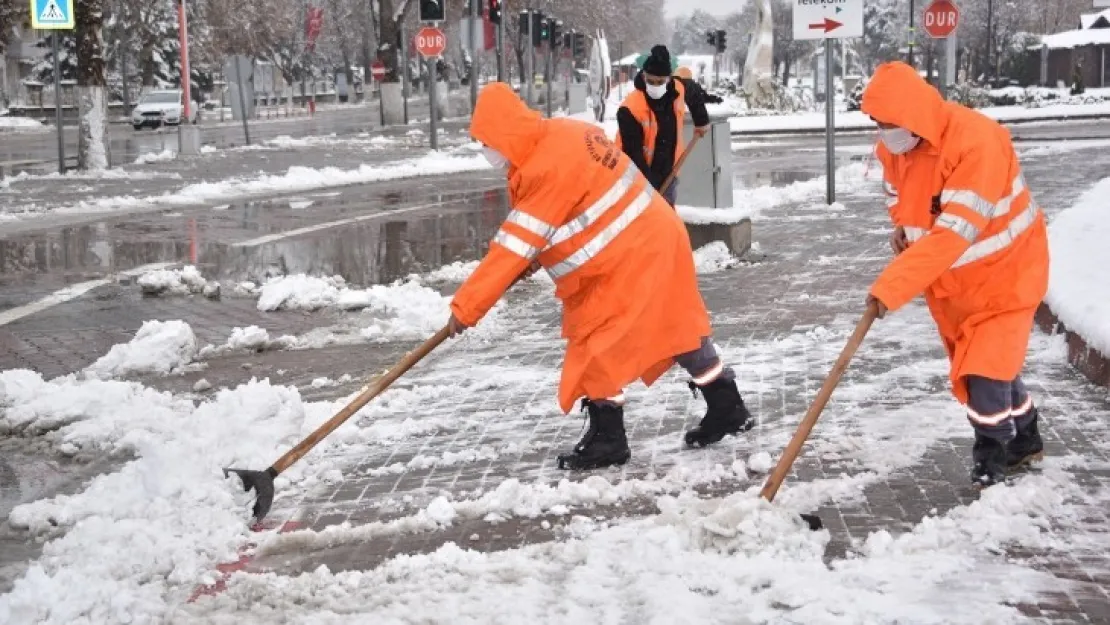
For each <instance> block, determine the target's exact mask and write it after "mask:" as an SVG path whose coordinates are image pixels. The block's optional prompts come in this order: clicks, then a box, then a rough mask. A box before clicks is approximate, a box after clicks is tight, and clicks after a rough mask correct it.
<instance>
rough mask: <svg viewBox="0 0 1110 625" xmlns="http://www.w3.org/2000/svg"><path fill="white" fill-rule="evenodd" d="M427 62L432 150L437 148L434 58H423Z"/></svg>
mask: <svg viewBox="0 0 1110 625" xmlns="http://www.w3.org/2000/svg"><path fill="white" fill-rule="evenodd" d="M425 60H426V61H427V62H428V112H429V113H430V114H429V115H428V119H429V122H428V129H429V131H430V132H431V133H432V137H431V147H432V149H433V150H438V149H439V144H438V139H439V137H437V136H436V82H438V80H437V79H438V76H436V58H435V57H432V56H429V57H427V59H425Z"/></svg>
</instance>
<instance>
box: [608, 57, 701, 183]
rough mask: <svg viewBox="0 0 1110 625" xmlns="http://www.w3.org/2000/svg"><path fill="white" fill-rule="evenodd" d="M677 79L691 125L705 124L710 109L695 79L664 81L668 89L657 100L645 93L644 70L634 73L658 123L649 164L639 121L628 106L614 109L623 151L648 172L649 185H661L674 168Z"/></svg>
mask: <svg viewBox="0 0 1110 625" xmlns="http://www.w3.org/2000/svg"><path fill="white" fill-rule="evenodd" d="M676 80H681V81H682V85H683V87H685V93H686V97H685V100H686V108H687V109H689V111H690V116H691V117H692V118H693V120H694V126H705V125H706V124H708V123H709V113H708V112H706V110H705V99H704V96H705V92H704V91H703V90H702V89H701V87H700V86H698V84H697V83H695V82H693V81H691V80H686V79H685V78H678V77H674V78H672V79H671V82H670V83H669V84H668V85H667V93H666V94H665V95H664V96H663V97H662V98H659V99H658V100H652V99H651V98H649V97H647V92H646V87H645V84H644V75H643V72H640V73H639V74H636V78H635V79H634V80H633V81H632V84H633V85H634V86H635V87H636V89H637V90H639V91H644V97H645V98H647V102H648V108H650V109H651V112H652V114H653V115H655V120H656V123H658V125H659V131H658V132H657V133H656V136H655V152H654V153H653V154H652V157H651V166H650V167H648V164H647V159H646V158H644V129H643V127H642V126H640V122H638V121H636V117H635V116H633V115H632V111H630V110H628V107H625V106H622V107H620V108H619V109H617V126H618V128H619V131H620V137H621V145H622V146H623V148H624V153H625V154H627V155H628V157H629V158H631V159H632V162H633V163H636V166H637V167H639V168H640V171H642V172H643V173H644V175H645V176H647V179H648V180H649V181H650V182H651V185H652V186H653V187H655V188H656V189H659V187H660V186H662V184H663V181H664V180H666V178H667V176H668V175H669V174H670V173H671V169H673V168H674V162H675V153H674V152H675V145H676V144H677V142H678V120H677V119H676V118H675V114H674V101H675V99H676V98H678V89H676V88H675V86H674V81H676Z"/></svg>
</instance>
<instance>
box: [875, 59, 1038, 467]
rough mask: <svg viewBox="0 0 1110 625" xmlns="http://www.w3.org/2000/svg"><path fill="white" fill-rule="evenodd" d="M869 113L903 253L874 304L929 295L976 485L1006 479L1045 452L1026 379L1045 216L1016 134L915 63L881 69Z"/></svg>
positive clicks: (897, 304)
mask: <svg viewBox="0 0 1110 625" xmlns="http://www.w3.org/2000/svg"><path fill="white" fill-rule="evenodd" d="M862 110H863V112H864V113H866V114H868V115H870V116H871V118H872V119H874V120H875V121H876V122H877V123H878V125H879V134H880V137H881V141H880V145H879V146H878V148H877V151H878V156H879V160H880V161H881V162H882V164H883V169H884V177H885V179H886V183H887V185H888V194H890V196H891V197H890V201H889V207H890V216H891V219H892V220H893V222H894V225H895V229H894V233H893V235H892V237H891V246H892V247H893V249H894V252H895V254H896V257H895V259H894V260H893V261H892V262H891V263H890V265H889V266H887V267H886V269H885V270H884V271H883V272H882V274H881V275H880V276H879V277H878V279H877V280H876V281H875V283H874V285H872V287H871V291H870V295H869V296H868V301H869V303H870V304H871V305H873V306H877V308H878V310H879V316H880V317H881V316H882V315H883V314H885V313H886V311H887V310H897V309H899V308H901V307H902V306H904V305H905V304H907V303H908V302H909V301H910V300H912V299H913V298H915V297H916V296H917V295H919V294H921V293H924V294H925V302H926V304H927V305H928V307H929V311H930V312H931V313H932V316H933V319H934V320H935V321H936V324H937V329H938V330H939V332H940V336H941V339H942V341H943V343H944V348H945V350H946V351H947V353H948V358H949V361H950V362H951V371H950V378H951V382H952V392H953V394H954V395H955V396H956V399H958V400H959V401H960V403H961V404H962V405H964V406H965V407H966V410H967V417H968V419H969V420H970V422H971V425H972V426H973V427H974V429H975V443H974V445H973V446H972V464H973V468H972V471H971V478H972V481H973V482H974V483H975V484H976V485H979V486H989V485H991V484H994V483H998V482H1001V481H1005V479H1006V473H1007V470H1012V469H1013V468H1016V467H1018V466H1020V465H1022V464H1025V463H1027V462H1029V461H1031V460H1035V459H1040V457H1041V456H1043V453H1044V451H1043V450H1044V445H1043V443H1042V441H1041V437H1040V433H1039V430H1038V424H1037V421H1038V411H1037V408H1036V407H1035V406H1034V405H1033V400H1032V397H1031V396H1030V395H1029V391H1028V390H1027V389H1026V387H1025V385H1024V384H1023V383H1022V380H1021V376H1020V373H1021V370H1022V366H1023V365H1024V362H1025V354H1026V349H1027V347H1028V342H1029V334H1030V332H1032V329H1033V315H1034V313H1035V312H1036V310H1037V307H1038V305H1039V304H1040V302H1041V299H1042V298H1043V297H1044V295H1045V291H1046V290H1047V288H1048V238H1047V233H1046V226H1045V217H1044V214H1043V213H1042V212H1041V210H1040V209H1039V208H1038V206H1037V204H1036V202H1035V201H1034V200H1033V196H1032V195H1031V194H1030V190H1029V188H1028V187H1027V186H1026V183H1025V177H1024V176H1023V175H1022V171H1021V166H1020V164H1019V163H1018V159H1017V154H1016V153H1015V151H1014V147H1013V144H1012V143H1011V141H1010V135H1009V133H1008V132H1007V131H1006V129H1005V128H1003V127H1002V126H1001V125H999V124H998V123H996V122H994V121H993V120H991V119H989V118H987V117H986V116H984V115H982V114H980V113H978V112H976V111H974V110H971V109H968V108H965V107H963V106H960V105H959V104H955V103H953V102H945V101H944V100H943V99H942V98H941V96H940V94H939V93H938V92H937V91H936V90H935V89H934V88H933V87H931V86H930V85H928V84H927V83H926V82H925V81H924V80H923V79H922V78H921V77H920V76H919V75H918V74H917V72H916V71H914V70H913V69H912V68H911V67H910V66H908V65H906V64H905V63H900V62H894V63H886V64H884V65H882V66H880V67H879V68H878V70H877V71H876V72H875V75H874V77H873V78H872V80H871V83H870V84H869V85H868V86H867V88H866V90H864V93H863V104H862Z"/></svg>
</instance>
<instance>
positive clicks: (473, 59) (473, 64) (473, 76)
mask: <svg viewBox="0 0 1110 625" xmlns="http://www.w3.org/2000/svg"><path fill="white" fill-rule="evenodd" d="M481 1H482V0H470V23H469V24H467V27H468V28H469V29H470V110H471V112H472V113H473V111H474V107H475V106H477V105H478V72H479V70H480V69H481V67H480V64H479V63H478V35H479V34H482V36H483V39H484V38H485V29H482V30H481V31H479V28H478V26H480V25H481V24H480V22H479V21H478V14H479V13H480V11H478V3H479V2H481ZM483 47H485V46H483Z"/></svg>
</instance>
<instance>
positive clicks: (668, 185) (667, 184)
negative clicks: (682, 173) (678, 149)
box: [659, 135, 701, 193]
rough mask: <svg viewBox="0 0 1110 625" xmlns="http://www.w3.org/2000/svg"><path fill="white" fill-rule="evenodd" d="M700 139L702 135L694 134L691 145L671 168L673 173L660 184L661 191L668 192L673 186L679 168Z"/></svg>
mask: <svg viewBox="0 0 1110 625" xmlns="http://www.w3.org/2000/svg"><path fill="white" fill-rule="evenodd" d="M698 139H701V136H700V135H694V138H693V139H691V140H690V145H688V146H686V149H685V150H683V151H682V155H681V156H679V157H678V162H677V163H675V164H674V167H672V168H671V173H669V174H667V177H666V178H665V179H664V180H663V184H662V185H660V187H659V193H666V192H667V189H670V188H671V183H672V182H674V178H675V176H677V175H678V170H680V169H682V164H683V163H685V162H686V157H687V156H689V155H690V152H693V151H694V146H695V145H697V143H698Z"/></svg>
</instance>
